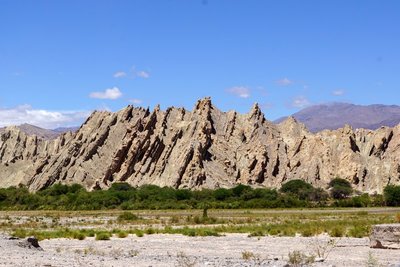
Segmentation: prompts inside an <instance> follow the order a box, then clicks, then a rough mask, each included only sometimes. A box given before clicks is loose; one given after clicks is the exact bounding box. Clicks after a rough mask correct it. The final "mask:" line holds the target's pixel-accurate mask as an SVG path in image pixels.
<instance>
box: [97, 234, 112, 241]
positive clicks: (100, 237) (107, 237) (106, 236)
mask: <svg viewBox="0 0 400 267" xmlns="http://www.w3.org/2000/svg"><path fill="white" fill-rule="evenodd" d="M110 238H111V235H110V234H109V233H106V232H101V233H97V234H96V240H110Z"/></svg>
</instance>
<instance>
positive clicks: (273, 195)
mask: <svg viewBox="0 0 400 267" xmlns="http://www.w3.org/2000/svg"><path fill="white" fill-rule="evenodd" d="M397 205H400V186H393V185H389V186H387V187H386V188H385V190H384V194H383V195H378V194H376V195H368V194H365V193H364V194H361V193H358V192H355V191H354V190H353V189H352V188H351V185H350V183H349V182H348V181H346V180H344V179H340V178H335V179H333V180H332V181H331V182H330V183H329V188H328V189H327V190H325V189H322V188H314V187H313V186H312V185H311V184H309V183H306V182H304V181H302V180H292V181H289V182H287V183H285V184H284V185H283V186H282V187H281V188H280V189H279V190H276V189H268V188H251V187H250V186H246V185H238V186H236V187H234V188H231V189H224V188H220V189H216V190H209V189H203V190H197V191H190V190H188V189H173V188H170V187H162V188H161V187H158V186H155V185H145V186H142V187H139V188H134V187H132V186H130V185H129V184H127V183H114V184H113V185H112V186H111V187H110V188H109V189H108V190H96V191H90V192H88V191H86V190H85V189H84V188H83V187H82V186H81V185H78V184H73V185H61V184H55V185H53V186H51V187H49V188H47V189H44V190H41V191H38V192H36V193H31V192H29V191H28V189H27V188H25V187H19V188H16V187H10V188H6V189H0V209H2V210H100V209H122V210H138V209H205V208H217V209H242V208H244V209H249V208H250V209H251V208H303V207H304V208H312V207H380V206H397Z"/></svg>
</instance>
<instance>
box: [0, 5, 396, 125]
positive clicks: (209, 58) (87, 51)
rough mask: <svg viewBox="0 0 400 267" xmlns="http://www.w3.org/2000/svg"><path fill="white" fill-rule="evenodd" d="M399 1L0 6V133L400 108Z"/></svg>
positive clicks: (271, 118) (275, 117)
mask: <svg viewBox="0 0 400 267" xmlns="http://www.w3.org/2000/svg"><path fill="white" fill-rule="evenodd" d="M399 13H400V2H399V1H389V0H386V1H368V0H365V1H349V0H346V1H344V0H337V1H316V0H315V1H310V0H308V1H307V0H305V1H294V0H291V1H285V0H280V1H266V0H259V1H251V0H246V1H245V0H159V1H155V0H142V1H134V0H131V1H99V0H96V1H61V0H60V1H39V0H38V1H18V0H10V1H9V0H0V35H1V39H0V92H1V94H0V126H3V125H8V124H19V123H23V122H28V123H34V124H36V125H39V126H42V127H47V128H53V127H57V126H70V125H77V124H79V123H80V122H82V120H83V119H84V117H85V116H87V114H89V113H90V112H91V111H92V110H95V109H108V110H112V111H117V110H119V109H121V108H123V107H125V106H126V105H128V104H131V103H133V104H134V105H141V106H145V107H147V106H149V107H150V108H153V107H154V105H156V104H158V103H159V104H161V107H162V108H163V109H165V108H166V107H168V106H184V107H186V108H188V109H192V107H193V106H194V104H195V101H196V100H197V99H199V98H202V97H205V96H211V97H212V99H213V102H214V104H215V105H216V106H217V107H219V108H220V109H222V110H224V111H226V110H230V109H235V110H238V111H239V112H242V113H245V112H247V111H248V110H249V109H250V108H251V106H252V104H253V103H254V102H258V103H259V104H260V106H261V107H262V109H263V111H264V113H265V114H266V117H267V118H268V119H270V120H274V119H277V118H279V117H281V116H285V115H289V114H292V113H294V112H296V111H298V110H299V109H301V108H303V107H306V106H308V105H312V104H318V103H326V102H351V103H356V104H363V105H365V104H375V103H379V104H400V103H399V102H400V100H399V97H398V96H399V91H398V90H399V85H400V82H399V77H400V73H399V72H400V49H399V47H400V27H399V26H400V16H399V15H398V14H399Z"/></svg>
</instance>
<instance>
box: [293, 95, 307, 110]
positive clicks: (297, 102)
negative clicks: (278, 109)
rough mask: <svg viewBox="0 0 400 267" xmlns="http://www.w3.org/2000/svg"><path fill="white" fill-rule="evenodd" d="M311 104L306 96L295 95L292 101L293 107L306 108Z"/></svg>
mask: <svg viewBox="0 0 400 267" xmlns="http://www.w3.org/2000/svg"><path fill="white" fill-rule="evenodd" d="M309 105H311V102H310V101H309V100H308V99H307V98H305V97H304V96H298V97H295V98H294V99H293V101H292V103H291V105H290V106H291V107H293V108H305V107H308V106H309Z"/></svg>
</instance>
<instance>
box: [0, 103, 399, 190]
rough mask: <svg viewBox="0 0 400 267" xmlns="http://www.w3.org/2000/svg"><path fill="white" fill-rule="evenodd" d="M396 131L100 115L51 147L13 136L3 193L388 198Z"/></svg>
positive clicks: (6, 148)
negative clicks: (127, 190)
mask: <svg viewBox="0 0 400 267" xmlns="http://www.w3.org/2000/svg"><path fill="white" fill-rule="evenodd" d="M399 146H400V126H397V127H395V128H380V129H378V130H376V131H370V130H364V129H357V130H353V129H351V128H350V127H347V126H346V127H344V128H342V129H339V130H334V131H322V132H319V133H316V134H313V133H310V132H309V131H308V130H307V129H306V128H305V127H304V125H302V124H300V123H298V122H297V121H296V120H295V119H293V118H288V119H287V120H285V121H284V122H282V123H280V124H278V125H275V124H273V123H271V122H270V121H268V120H266V119H265V117H264V114H263V113H262V112H261V110H260V108H259V107H258V105H254V107H253V108H252V109H251V111H250V112H249V113H248V114H238V113H236V112H234V111H229V112H222V111H220V110H218V109H217V108H216V107H214V106H213V105H212V103H211V100H210V99H209V98H205V99H202V100H200V101H198V102H197V104H196V105H195V107H194V109H193V111H191V112H190V111H187V110H185V109H182V108H174V107H172V108H168V109H167V110H165V111H161V110H160V109H159V107H156V108H155V109H154V111H149V110H145V109H143V108H133V107H132V106H128V107H127V108H125V109H123V110H121V111H119V112H116V113H110V112H95V113H93V114H92V115H91V116H90V117H89V118H88V119H87V121H86V122H85V123H84V124H83V125H82V126H81V128H80V129H79V130H78V131H77V132H76V133H67V134H64V135H62V136H60V137H58V138H57V139H55V140H47V141H44V140H41V139H39V138H37V137H34V136H27V135H26V134H24V133H22V132H20V131H19V130H18V129H16V128H13V127H8V128H6V129H5V130H4V131H3V132H2V133H1V139H0V186H2V187H7V186H10V185H18V184H26V185H28V187H29V188H30V189H31V190H38V189H41V188H43V187H47V186H49V185H52V184H54V183H57V182H61V183H67V184H71V183H80V184H82V185H84V186H85V187H86V188H88V189H94V188H108V187H109V186H110V185H111V184H112V183H113V182H120V181H125V182H128V183H130V184H132V185H135V186H139V185H143V184H155V185H159V186H172V187H176V188H192V189H198V188H218V187H232V186H235V185H236V184H239V183H243V184H249V185H252V186H266V187H279V186H280V185H281V184H282V183H284V182H285V181H287V180H290V179H304V180H306V181H308V182H310V183H312V184H314V185H316V186H326V185H327V183H328V182H329V181H330V180H331V179H332V178H334V177H336V176H340V177H342V178H345V179H348V180H349V181H350V182H351V183H352V184H353V185H354V187H355V188H356V189H359V190H361V191H366V192H370V193H373V192H382V190H383V188H384V186H386V185H387V184H388V183H392V184H399V180H400V161H399V159H400V150H399Z"/></svg>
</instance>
